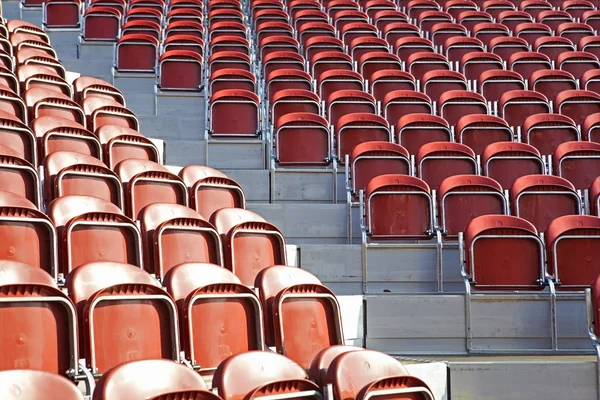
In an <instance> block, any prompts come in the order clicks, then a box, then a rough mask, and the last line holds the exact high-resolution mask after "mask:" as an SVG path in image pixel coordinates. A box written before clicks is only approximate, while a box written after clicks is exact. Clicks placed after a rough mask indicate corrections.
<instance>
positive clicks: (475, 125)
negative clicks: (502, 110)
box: [454, 115, 513, 154]
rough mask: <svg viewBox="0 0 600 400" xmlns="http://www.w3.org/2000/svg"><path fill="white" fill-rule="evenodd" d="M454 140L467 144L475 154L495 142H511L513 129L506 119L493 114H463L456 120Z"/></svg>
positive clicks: (480, 152)
mask: <svg viewBox="0 0 600 400" xmlns="http://www.w3.org/2000/svg"><path fill="white" fill-rule="evenodd" d="M454 135H455V141H456V142H458V143H462V144H465V145H467V146H469V147H470V148H471V149H473V151H474V152H475V154H482V153H483V151H484V150H485V148H486V147H487V146H488V145H490V144H492V143H496V142H512V140H513V131H512V130H511V129H510V127H509V126H508V124H507V123H506V121H504V120H503V119H502V118H498V117H496V116H493V115H465V116H464V117H462V118H461V119H459V120H458V123H457V124H456V129H455V131H454Z"/></svg>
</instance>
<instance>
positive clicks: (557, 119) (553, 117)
mask: <svg viewBox="0 0 600 400" xmlns="http://www.w3.org/2000/svg"><path fill="white" fill-rule="evenodd" d="M522 135H523V138H522V140H523V142H525V143H529V144H530V145H532V146H533V147H535V148H536V149H538V150H539V151H540V153H541V154H552V153H554V150H555V149H556V147H557V146H558V145H559V144H561V143H564V142H570V141H576V140H580V139H581V138H580V134H579V130H578V129H577V127H576V126H575V122H573V120H572V119H571V118H569V117H566V116H564V115H559V114H536V115H532V116H530V117H528V118H527V119H526V120H525V122H524V123H523V134H522Z"/></svg>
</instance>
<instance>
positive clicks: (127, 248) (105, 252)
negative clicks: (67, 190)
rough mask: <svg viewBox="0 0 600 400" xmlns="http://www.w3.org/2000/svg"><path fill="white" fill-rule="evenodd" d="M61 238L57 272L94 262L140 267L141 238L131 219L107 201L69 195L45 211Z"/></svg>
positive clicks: (60, 198)
mask: <svg viewBox="0 0 600 400" xmlns="http://www.w3.org/2000/svg"><path fill="white" fill-rule="evenodd" d="M46 212H47V214H48V216H49V217H50V218H51V219H52V222H53V223H54V225H55V226H56V228H57V231H58V234H59V236H60V238H61V241H60V243H61V249H60V258H61V272H62V273H63V274H65V276H66V275H67V274H68V273H69V272H71V270H73V269H74V268H76V267H78V266H80V265H82V264H86V263H89V262H94V261H113V262H123V263H129V264H133V265H136V266H139V267H141V266H142V240H141V239H142V238H141V235H140V231H139V229H138V227H137V225H136V224H135V222H133V221H132V220H131V219H129V218H127V217H126V216H124V215H123V212H122V211H121V209H120V208H119V207H117V206H116V205H114V204H112V203H110V202H109V201H106V200H103V199H100V198H96V197H91V196H77V195H69V196H63V197H59V198H57V199H55V200H54V201H53V202H52V203H50V205H49V206H48V209H47V210H46Z"/></svg>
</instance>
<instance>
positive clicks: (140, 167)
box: [115, 159, 188, 219]
mask: <svg viewBox="0 0 600 400" xmlns="http://www.w3.org/2000/svg"><path fill="white" fill-rule="evenodd" d="M115 172H116V174H117V175H118V176H119V179H120V180H121V182H122V183H123V188H124V192H125V193H126V196H125V197H126V198H127V201H126V203H127V212H126V214H127V216H129V217H130V218H133V219H137V218H138V216H139V213H140V211H141V210H142V209H143V208H144V207H146V206H147V205H149V204H153V203H169V204H181V205H184V206H187V205H188V195H187V187H186V185H185V183H183V181H182V180H181V178H179V177H178V176H177V175H175V174H173V173H171V172H170V171H169V170H168V169H167V168H166V167H164V166H162V165H160V164H157V163H155V162H153V161H148V160H136V159H126V160H123V161H121V162H120V163H119V164H117V166H116V167H115Z"/></svg>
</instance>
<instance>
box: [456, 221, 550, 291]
mask: <svg viewBox="0 0 600 400" xmlns="http://www.w3.org/2000/svg"><path fill="white" fill-rule="evenodd" d="M464 260H465V261H464V262H465V264H464V271H465V273H466V274H467V276H468V277H469V278H468V279H469V283H470V285H471V287H472V288H473V289H475V290H482V289H483V290H541V289H542V288H543V284H544V282H545V280H546V277H545V267H544V246H543V244H542V241H541V240H540V238H539V237H538V232H537V230H536V229H535V227H534V226H533V225H532V224H531V223H529V222H528V221H526V220H524V219H521V218H518V217H513V216H510V215H484V216H480V217H477V218H475V219H473V220H472V221H471V222H470V223H469V225H467V229H466V231H465V235H464Z"/></svg>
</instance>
